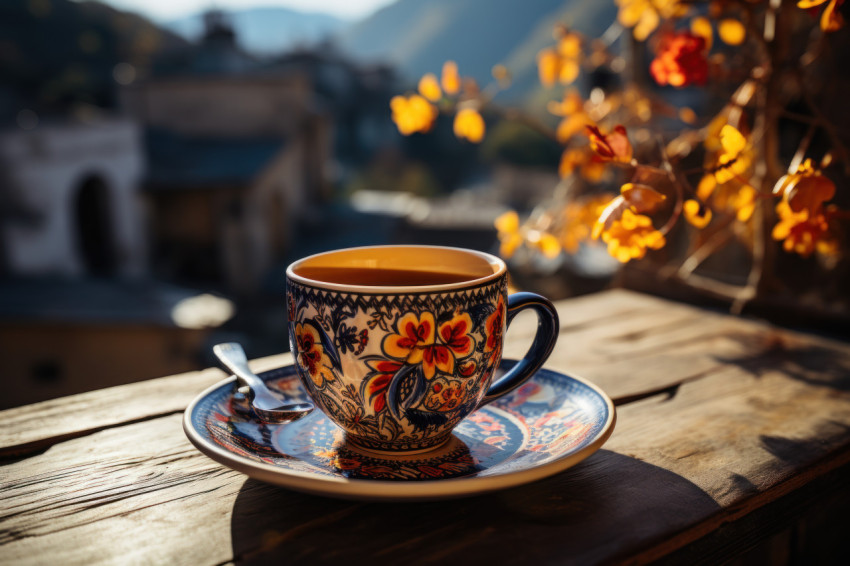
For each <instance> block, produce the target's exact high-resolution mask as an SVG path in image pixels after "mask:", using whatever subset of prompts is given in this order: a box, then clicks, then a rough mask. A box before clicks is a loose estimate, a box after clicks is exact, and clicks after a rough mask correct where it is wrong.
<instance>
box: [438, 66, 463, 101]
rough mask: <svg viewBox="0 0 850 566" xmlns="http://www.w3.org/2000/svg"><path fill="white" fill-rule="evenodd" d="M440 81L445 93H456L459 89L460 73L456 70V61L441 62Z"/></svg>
mask: <svg viewBox="0 0 850 566" xmlns="http://www.w3.org/2000/svg"><path fill="white" fill-rule="evenodd" d="M440 83H441V84H442V85H443V90H444V91H446V94H457V93H458V91H459V90H460V75H458V72H457V63H455V62H454V61H446V62H445V63H443V75H442V77H440Z"/></svg>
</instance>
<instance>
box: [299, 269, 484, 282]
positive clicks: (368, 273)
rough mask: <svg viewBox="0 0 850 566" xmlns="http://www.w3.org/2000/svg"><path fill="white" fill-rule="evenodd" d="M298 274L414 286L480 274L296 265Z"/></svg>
mask: <svg viewBox="0 0 850 566" xmlns="http://www.w3.org/2000/svg"><path fill="white" fill-rule="evenodd" d="M295 273H296V274H297V275H300V276H301V277H306V278H307V279H312V280H314V281H323V282H325V283H339V284H342V285H363V286H371V287H378V286H387V287H389V286H393V287H413V286H417V285H447V284H449V283H461V282H463V281H471V280H473V279H478V278H479V277H480V275H473V274H469V273H456V272H450V271H449V272H447V271H418V270H412V269H383V268H380V269H379V268H365V267H310V266H303V267H299V268H298V269H297V270H296V271H295Z"/></svg>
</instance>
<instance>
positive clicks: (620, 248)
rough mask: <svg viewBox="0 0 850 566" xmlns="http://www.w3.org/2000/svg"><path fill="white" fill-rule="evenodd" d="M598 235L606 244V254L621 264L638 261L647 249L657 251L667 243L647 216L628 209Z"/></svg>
mask: <svg viewBox="0 0 850 566" xmlns="http://www.w3.org/2000/svg"><path fill="white" fill-rule="evenodd" d="M597 226H599V224H597ZM594 232H596V230H594ZM598 233H601V235H602V241H604V242H605V243H607V244H608V253H609V254H611V256H613V257H614V258H616V259H617V261H619V262H621V263H626V262H628V261H630V260H632V259H640V258H642V257H643V256H645V255H646V250H647V249H648V248H651V249H655V250H657V249H660V248H662V247H664V244H665V243H667V242H666V240H665V239H664V235H663V234H662V233H661V232H659V231H658V230H656V229H655V228H654V227H653V226H652V220H651V219H650V218H649V217H648V216H643V215H641V214H635V213H633V212H632V211H631V210H629V209H626V210H624V211H623V215H622V216H621V217H620V219H619V220H614V221H613V222H611V224H610V226H609V227H607V228H605V229H604V230H600V231H599V232H598Z"/></svg>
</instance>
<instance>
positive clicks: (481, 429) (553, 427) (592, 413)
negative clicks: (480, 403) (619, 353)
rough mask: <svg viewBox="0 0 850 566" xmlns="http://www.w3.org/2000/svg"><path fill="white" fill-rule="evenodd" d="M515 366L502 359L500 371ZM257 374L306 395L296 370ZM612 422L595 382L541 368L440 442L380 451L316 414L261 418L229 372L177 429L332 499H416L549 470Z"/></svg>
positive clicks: (241, 465) (239, 464)
mask: <svg viewBox="0 0 850 566" xmlns="http://www.w3.org/2000/svg"><path fill="white" fill-rule="evenodd" d="M515 363H516V361H514V360H502V363H501V367H500V372H502V373H503V372H505V371H507V370H508V369H510V368H511V367H512V366H513V365H514V364H515ZM260 377H261V378H262V379H263V380H264V381H265V382H266V383H267V384H268V385H269V386H270V387H271V388H272V389H274V390H277V391H279V392H280V393H281V394H282V396H284V397H285V398H287V399H288V400H293V401H299V400H307V399H308V398H307V394H306V392H305V391H304V389H303V388H302V386H301V382H300V380H299V378H298V375H297V373H296V370H295V367H294V366H291V365H288V366H284V367H282V368H279V369H275V370H272V371H268V372H264V373H261V374H260ZM498 378H499V373H497V375H496V376H495V378H494V379H495V380H498ZM615 420H616V413H615V411H614V405H613V403H612V402H611V399H609V398H608V396H607V395H605V393H603V392H602V391H601V390H600V389H598V388H597V387H596V386H594V385H592V384H590V383H587V382H586V381H583V380H581V379H579V378H576V377H571V376H568V375H564V374H562V373H559V372H556V371H552V370H547V369H541V370H539V371H538V372H537V373H536V374H534V376H532V378H531V379H530V380H529V381H528V382H526V383H525V384H524V385H523V386H522V387H520V388H518V389H517V390H516V391H514V392H512V393H509V394H507V395H505V396H504V397H501V398H500V399H498V400H497V401H494V402H493V403H490V404H489V405H486V406H484V407H482V408H481V409H479V410H477V411H475V412H474V413H473V414H472V415H470V416H469V417H467V418H466V419H464V420H463V421H461V423H460V424H459V425H458V426H457V428H455V430H454V432H453V434H452V437H451V439H450V441H449V442H448V443H447V444H446V445H444V446H442V447H441V448H438V449H436V450H432V451H429V452H426V453H423V454H414V455H399V456H388V455H384V454H378V453H372V452H368V451H365V450H362V449H359V448H357V447H355V446H352V445H350V444H347V443H346V442H345V440H344V435H343V432H342V430H341V429H340V428H338V427H337V426H336V425H335V424H333V423H332V422H330V421H329V420H328V419H327V418H326V417H325V416H324V415H323V414H322V413H321V412H320V411H318V410H317V411H314V412H313V413H311V414H310V415H308V416H307V417H304V418H303V419H301V420H298V421H294V422H291V423H287V424H265V423H262V422H259V421H258V420H257V419H256V417H254V415H253V414H252V412H251V409H250V408H249V407H248V405H247V403H246V401H245V399H244V397H243V396H242V395H241V394H239V393H238V392H237V391H236V379H235V378H233V377H231V378H229V379H227V380H225V381H222V382H221V383H218V384H217V385H214V386H212V387H210V388H209V389H207V390H206V391H204V392H203V393H201V394H200V395H199V396H198V397H197V398H196V399H195V400H194V401H192V403H191V404H190V405H189V407H188V408H187V409H186V413H185V415H184V418H183V429H184V430H185V431H186V435H187V436H188V437H189V440H190V441H192V443H193V444H194V445H195V446H196V447H197V448H198V449H199V450H200V451H201V452H203V453H204V454H206V455H207V456H209V457H210V458H212V459H213V460H215V461H217V462H219V463H221V464H224V465H225V466H228V467H230V468H233V469H234V470H238V471H240V472H242V473H244V474H247V475H249V476H251V477H253V478H256V479H258V480H261V481H265V482H269V483H273V484H277V485H281V486H284V487H288V488H291V489H296V490H299V491H305V492H309V493H314V494H319V495H326V496H332V497H343V498H349V499H369V500H422V499H441V498H448V497H462V496H468V495H475V494H479V493H484V492H487V491H493V490H497V489H503V488H506V487H511V486H516V485H520V484H524V483H527V482H531V481H534V480H538V479H541V478H544V477H546V476H550V475H553V474H556V473H558V472H560V471H562V470H565V469H567V468H569V467H571V466H574V465H575V464H577V463H579V462H581V461H582V460H584V459H585V458H587V457H588V456H590V455H591V454H593V453H594V452H596V451H597V450H598V449H599V448H600V447H601V446H602V444H604V443H605V441H606V440H607V439H608V437H609V436H610V435H611V432H612V431H613V430H614V421H615Z"/></svg>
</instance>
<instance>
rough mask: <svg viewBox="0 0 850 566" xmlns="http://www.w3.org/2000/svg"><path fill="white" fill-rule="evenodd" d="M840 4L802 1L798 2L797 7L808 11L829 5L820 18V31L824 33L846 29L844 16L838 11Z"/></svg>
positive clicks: (837, 1) (834, 1)
mask: <svg viewBox="0 0 850 566" xmlns="http://www.w3.org/2000/svg"><path fill="white" fill-rule="evenodd" d="M827 2H829V4H827ZM840 3H841V2H840V1H839V0H800V1H799V2H797V7H799V8H802V9H804V10H808V9H810V8H815V7H817V6H822V5H823V4H827V6H826V8H825V9H824V11H823V13H822V14H821V16H820V29H822V30H823V31H837V30H840V29H841V28H843V27H844V16H842V15H841V14H840V13H839V12H838V11H836V8H837V7H838V5H839V4H840Z"/></svg>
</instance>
